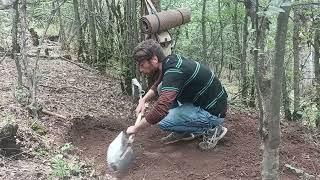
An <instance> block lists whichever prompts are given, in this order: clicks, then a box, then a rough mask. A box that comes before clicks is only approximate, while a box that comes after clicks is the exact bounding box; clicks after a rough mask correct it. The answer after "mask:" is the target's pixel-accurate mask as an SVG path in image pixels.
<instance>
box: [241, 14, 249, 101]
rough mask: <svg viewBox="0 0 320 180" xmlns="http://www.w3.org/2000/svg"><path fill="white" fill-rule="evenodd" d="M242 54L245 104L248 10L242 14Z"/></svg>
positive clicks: (245, 98)
mask: <svg viewBox="0 0 320 180" xmlns="http://www.w3.org/2000/svg"><path fill="white" fill-rule="evenodd" d="M242 32H243V34H242V56H241V59H240V77H241V80H240V82H241V99H242V102H243V103H244V104H245V105H247V102H248V78H247V69H246V67H247V48H248V34H249V32H248V12H247V13H246V15H245V16H244V23H243V30H242Z"/></svg>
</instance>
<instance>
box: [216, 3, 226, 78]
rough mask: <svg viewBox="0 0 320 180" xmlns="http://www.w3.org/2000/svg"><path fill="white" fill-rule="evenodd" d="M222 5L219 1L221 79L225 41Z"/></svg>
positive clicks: (219, 72)
mask: <svg viewBox="0 0 320 180" xmlns="http://www.w3.org/2000/svg"><path fill="white" fill-rule="evenodd" d="M221 4H222V3H221V0H218V16H219V26H220V30H219V36H220V44H221V49H220V54H221V56H220V69H219V70H218V69H217V74H218V77H220V75H221V73H222V68H223V60H224V40H223V23H222V14H221V8H222V5H221ZM217 67H218V66H217Z"/></svg>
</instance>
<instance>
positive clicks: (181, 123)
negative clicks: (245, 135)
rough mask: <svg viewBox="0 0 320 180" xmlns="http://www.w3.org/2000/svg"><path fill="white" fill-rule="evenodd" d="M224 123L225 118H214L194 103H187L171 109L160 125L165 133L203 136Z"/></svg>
mask: <svg viewBox="0 0 320 180" xmlns="http://www.w3.org/2000/svg"><path fill="white" fill-rule="evenodd" d="M223 121H224V118H219V117H217V116H214V115H212V114H210V113H209V112H207V111H206V110H204V109H202V108H200V107H196V106H194V105H193V104H192V103H185V104H182V105H181V106H177V107H175V108H172V109H170V110H169V113H168V114H167V116H166V117H165V118H163V119H162V120H161V121H160V122H159V125H160V128H161V129H162V130H164V131H171V132H176V133H194V134H202V133H204V132H205V131H207V130H208V129H210V128H213V127H215V126H218V125H222V124H223Z"/></svg>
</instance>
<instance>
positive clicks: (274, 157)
mask: <svg viewBox="0 0 320 180" xmlns="http://www.w3.org/2000/svg"><path fill="white" fill-rule="evenodd" d="M282 8H283V9H284V10H285V12H283V13H280V14H279V15H278V19H277V33H276V37H275V55H274V58H273V72H272V73H273V77H272V81H271V102H270V106H271V109H270V111H269V112H267V113H268V114H269V116H268V117H269V118H268V119H267V129H268V131H269V133H268V135H267V136H266V137H265V138H264V140H263V143H264V152H263V161H262V179H264V180H269V179H270V180H276V179H279V145H280V102H281V101H280V98H279V97H281V86H282V85H281V84H282V78H281V72H282V71H283V64H284V55H285V45H286V35H287V29H288V19H289V13H290V7H282Z"/></svg>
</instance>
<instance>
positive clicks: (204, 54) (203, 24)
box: [201, 0, 209, 64]
mask: <svg viewBox="0 0 320 180" xmlns="http://www.w3.org/2000/svg"><path fill="white" fill-rule="evenodd" d="M206 4H207V0H203V3H202V15H201V17H202V18H201V30H202V61H203V62H204V63H205V64H208V63H209V62H208V58H207V31H206V21H207V20H206Z"/></svg>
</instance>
